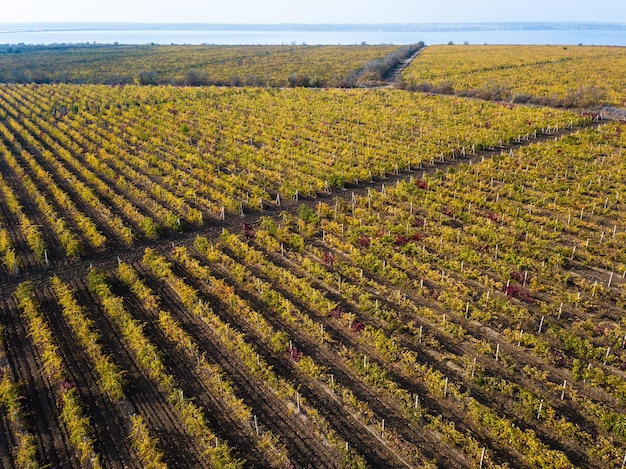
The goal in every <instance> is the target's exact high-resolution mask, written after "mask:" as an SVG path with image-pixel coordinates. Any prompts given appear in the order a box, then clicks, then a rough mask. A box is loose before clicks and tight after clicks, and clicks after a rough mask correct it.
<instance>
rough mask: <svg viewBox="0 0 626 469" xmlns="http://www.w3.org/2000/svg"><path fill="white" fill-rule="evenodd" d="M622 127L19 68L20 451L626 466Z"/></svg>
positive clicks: (396, 95)
mask: <svg viewBox="0 0 626 469" xmlns="http://www.w3.org/2000/svg"><path fill="white" fill-rule="evenodd" d="M428 50H429V49H427V51H428ZM425 53H426V52H423V53H422V54H425ZM623 130H624V127H623V124H621V123H603V122H599V117H598V116H597V115H595V114H591V113H584V114H580V113H573V112H568V111H563V110H555V109H549V108H542V107H526V106H517V105H513V104H510V103H499V102H486V101H479V100H467V99H463V98H460V97H455V96H440V95H425V94H422V93H416V92H409V91H405V90H387V89H371V90H345V89H308V88H297V89H293V88H282V89H279V88H217V87H187V88H185V87H180V88H177V87H159V86H149V87H145V86H144V87H142V86H105V85H81V86H77V85H69V84H58V85H32V84H31V85H16V84H10V85H2V86H0V194H2V195H1V197H0V259H1V262H0V264H1V267H0V278H1V279H2V284H0V422H1V426H0V433H1V435H2V438H0V466H2V467H20V468H37V467H46V466H48V467H76V468H78V467H87V468H99V467H115V468H118V467H119V468H122V467H128V468H135V467H137V468H139V467H150V468H167V467H171V468H177V467H180V468H188V467H222V468H238V467H259V468H261V467H263V468H266V467H271V468H281V469H283V468H284V469H287V468H294V469H295V468H306V467H315V468H318V467H319V468H322V467H329V468H330V467H333V468H339V467H341V468H364V467H420V468H422V467H432V468H434V467H445V468H512V467H529V468H530V467H541V468H559V469H560V468H574V467H577V468H598V469H600V468H615V469H623V467H624V461H626V380H625V377H626V374H625V373H626V350H625V347H626V322H625V321H624V319H623V311H624V309H623V308H624V306H625V305H626V183H625V178H624V174H626V162H625V160H624V156H625V155H624V152H625V151H626V150H625V148H626V133H624V132H623Z"/></svg>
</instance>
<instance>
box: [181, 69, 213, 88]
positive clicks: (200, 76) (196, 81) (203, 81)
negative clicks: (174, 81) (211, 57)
mask: <svg viewBox="0 0 626 469" xmlns="http://www.w3.org/2000/svg"><path fill="white" fill-rule="evenodd" d="M181 84H182V85H184V86H206V85H208V84H209V75H208V74H207V72H206V71H204V70H188V71H187V72H186V73H185V76H184V78H183V80H182V83H181Z"/></svg>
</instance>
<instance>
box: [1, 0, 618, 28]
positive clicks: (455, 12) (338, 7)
mask: <svg viewBox="0 0 626 469" xmlns="http://www.w3.org/2000/svg"><path fill="white" fill-rule="evenodd" d="M2 3H3V5H2V6H1V7H0V23H19V22H75V21H96V22H100V21H102V22H142V23H431V22H434V23H458V22H491V21H595V22H613V23H626V0H600V1H598V2H597V3H596V2H595V1H589V0H585V1H583V0H209V1H207V0H204V1H203V0H91V1H90V0H20V1H14V0H3V1H2Z"/></svg>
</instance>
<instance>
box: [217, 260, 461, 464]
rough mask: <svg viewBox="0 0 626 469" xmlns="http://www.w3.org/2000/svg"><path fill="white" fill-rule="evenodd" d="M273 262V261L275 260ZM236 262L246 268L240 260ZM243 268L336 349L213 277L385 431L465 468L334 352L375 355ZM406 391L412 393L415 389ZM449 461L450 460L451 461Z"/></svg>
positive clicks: (221, 273) (457, 456) (220, 270)
mask: <svg viewBox="0 0 626 469" xmlns="http://www.w3.org/2000/svg"><path fill="white" fill-rule="evenodd" d="M226 252H227V253H228V255H229V256H230V257H232V258H234V259H237V258H236V257H235V256H233V255H232V253H230V252H228V251H226ZM272 260H273V261H275V260H274V259H272ZM238 262H241V263H243V264H244V265H246V264H245V263H244V262H243V261H242V260H240V259H239V260H238ZM275 264H276V265H280V264H282V263H278V262H275ZM210 267H211V269H212V270H213V269H214V266H213V265H211V266H210ZM246 267H247V268H248V269H250V271H251V272H253V274H254V275H255V276H257V277H258V278H261V279H262V280H264V281H266V282H268V283H270V284H271V285H272V286H273V288H274V289H275V290H276V291H278V292H280V293H281V294H282V295H283V296H284V297H285V298H287V299H289V301H291V302H292V303H293V304H294V305H295V306H296V307H298V309H300V311H302V312H303V313H304V314H306V315H308V316H309V317H310V318H312V319H313V320H314V321H315V322H316V323H319V324H323V325H324V331H325V332H327V333H328V334H330V335H331V337H332V338H333V340H336V341H337V342H338V344H337V345H335V346H328V345H327V346H320V344H319V343H318V342H316V341H313V340H311V339H310V338H309V337H308V336H307V335H305V334H303V333H302V332H301V331H300V330H299V329H298V328H297V327H294V326H291V325H290V324H289V323H287V322H285V321H283V320H281V319H280V318H279V316H278V315H277V314H274V313H273V312H271V311H267V305H265V304H264V303H263V302H262V300H261V299H260V298H258V296H257V295H254V293H253V292H250V291H247V290H245V289H244V288H243V287H241V286H240V285H239V284H238V283H237V282H236V281H234V280H232V279H231V278H230V277H229V275H228V272H227V271H226V270H224V268H217V269H215V270H216V271H215V274H216V276H218V277H219V278H223V279H225V280H226V281H227V282H228V283H229V284H230V285H231V286H233V287H234V288H235V290H236V291H237V293H238V294H239V295H240V296H241V297H242V298H244V299H245V300H247V301H249V302H250V303H251V304H252V305H253V307H254V309H255V310H256V311H259V312H261V313H262V314H263V316H264V317H265V319H266V320H267V321H268V322H269V323H270V324H271V325H272V326H273V327H274V329H275V330H281V331H286V332H288V334H289V336H290V337H291V338H292V339H293V343H294V345H296V346H297V348H298V350H299V351H302V352H303V353H304V355H305V356H311V357H312V358H313V360H314V361H315V363H317V364H319V365H322V366H324V367H326V368H327V369H328V373H329V374H332V375H333V377H334V380H335V382H336V383H338V384H340V385H341V386H345V387H347V388H349V389H350V390H351V391H352V392H353V393H354V395H355V396H356V397H357V398H358V399H359V400H361V401H364V402H367V403H368V404H369V405H370V407H371V408H372V410H373V411H374V412H375V414H376V415H377V418H378V419H379V420H382V419H383V418H384V419H385V422H386V426H387V427H388V428H390V429H392V430H395V431H397V432H398V433H399V434H400V435H401V436H402V437H403V438H404V439H405V440H406V441H409V442H410V443H411V444H414V445H416V447H418V448H419V449H420V451H421V452H422V454H424V455H425V456H426V457H427V458H429V459H434V460H437V461H438V462H439V463H440V464H444V465H446V467H457V466H458V467H463V466H464V465H467V464H468V461H466V460H465V459H464V456H463V455H462V454H461V453H457V452H456V451H455V450H454V449H453V448H452V447H449V446H448V445H446V444H444V443H443V442H441V440H440V438H438V437H437V436H436V435H434V434H433V433H432V432H430V431H428V430H426V429H424V428H419V429H417V428H416V426H415V424H413V423H412V422H410V421H409V420H408V419H407V417H406V416H404V415H402V413H401V411H399V409H398V408H397V404H395V403H394V402H390V401H387V400H386V399H385V398H384V397H383V396H382V395H380V393H378V392H376V391H373V390H372V389H371V388H369V387H368V386H366V385H365V384H364V383H362V382H361V380H360V379H359V378H358V377H357V376H355V373H354V371H352V370H351V369H350V368H349V367H348V366H346V365H344V364H342V363H341V361H339V360H337V358H336V356H335V354H336V353H337V352H338V350H336V349H338V348H341V346H342V345H343V346H345V347H346V348H348V349H352V350H357V351H359V353H361V354H366V355H368V356H369V357H372V356H375V353H374V354H372V350H370V349H369V348H365V347H363V346H362V345H361V344H360V343H359V342H358V341H357V340H356V339H355V337H354V336H353V335H351V334H349V333H347V332H346V331H345V329H343V328H341V327H338V326H337V324H336V323H334V322H333V321H332V320H331V319H330V318H328V317H324V316H321V315H320V314H319V313H318V312H317V311H313V310H312V309H311V308H310V307H309V306H308V305H306V304H305V303H303V302H302V301H300V300H299V299H297V298H294V297H293V294H292V293H291V292H290V291H288V290H287V289H285V288H284V287H283V286H282V285H280V284H279V283H278V282H276V281H275V280H273V279H271V278H268V277H266V276H265V275H264V274H263V273H262V272H261V271H260V270H259V269H258V268H256V267H255V266H253V265H246ZM283 267H285V265H283ZM293 267H294V266H293V265H290V266H289V267H287V268H289V269H290V271H292V272H295V273H296V274H297V275H298V276H299V277H302V276H304V274H303V273H302V272H300V271H299V269H293ZM406 389H411V390H414V389H415V387H409V388H406ZM451 455H452V456H451ZM451 457H452V458H453V459H451Z"/></svg>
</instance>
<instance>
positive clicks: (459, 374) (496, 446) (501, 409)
mask: <svg viewBox="0 0 626 469" xmlns="http://www.w3.org/2000/svg"><path fill="white" fill-rule="evenodd" d="M318 244H319V243H318ZM325 247H326V248H327V249H328V250H331V251H333V253H334V254H335V256H337V257H336V258H337V259H341V258H343V255H342V254H341V253H339V252H338V251H336V250H333V249H332V248H330V247H328V246H325ZM344 260H345V259H344ZM291 268H292V269H293V268H294V267H291ZM364 277H365V278H370V279H373V280H376V281H377V282H381V281H382V282H383V284H384V285H385V286H386V287H388V288H390V289H392V290H393V289H396V287H394V286H393V285H392V284H391V283H390V282H386V281H385V280H384V279H381V278H379V277H375V278H374V277H372V276H371V275H370V274H368V273H364ZM312 280H314V279H312ZM316 283H317V285H318V288H321V289H324V288H327V287H326V286H325V285H323V284H321V283H319V282H316ZM425 284H426V282H425ZM483 289H484V288H483V287H481V286H479V287H478V291H481V290H483ZM366 290H367V291H369V292H370V293H372V294H374V295H376V292H375V291H374V290H373V289H372V288H371V287H366ZM402 291H403V294H405V295H406V296H407V297H408V298H410V299H411V300H412V301H413V302H414V303H415V304H417V305H419V306H426V307H429V308H431V309H432V310H433V311H438V312H440V314H441V315H442V316H443V314H447V316H448V317H449V319H448V320H449V321H453V322H456V323H459V324H461V325H462V326H463V328H464V329H465V330H466V331H468V332H469V333H470V334H471V336H472V337H476V338H478V339H482V340H486V341H487V342H491V343H493V344H496V343H499V344H500V351H501V353H504V350H506V351H507V352H506V353H509V354H510V355H511V356H513V357H515V358H516V363H517V365H518V368H520V367H521V366H523V365H526V364H530V365H531V366H535V367H536V368H538V369H541V370H545V369H546V367H547V368H549V369H550V370H552V369H554V370H556V368H555V367H552V366H551V365H549V364H547V363H546V362H545V360H541V359H539V358H538V357H535V356H533V355H531V353H530V352H528V351H526V350H525V349H524V348H520V347H515V346H514V345H512V344H510V343H509V340H508V339H507V338H506V337H504V336H503V335H502V334H500V333H499V332H497V331H495V330H493V329H492V328H491V327H489V326H485V325H482V324H481V325H479V326H478V327H476V323H473V322H472V321H471V320H464V319H460V318H454V317H450V314H449V311H446V310H444V309H442V307H441V306H440V305H439V304H438V303H436V302H435V301H432V300H430V299H428V298H425V297H421V296H420V295H417V294H416V293H414V292H412V291H410V290H406V289H404V290H402ZM327 296H329V297H330V298H333V299H336V300H337V301H340V300H341V296H340V294H339V293H338V292H336V291H332V289H331V290H328V295H327ZM376 296H377V297H379V301H380V302H381V305H383V306H387V307H389V308H391V309H394V310H397V311H398V312H399V313H400V314H401V316H402V317H401V319H400V322H401V323H408V322H410V321H413V322H417V323H418V324H421V325H422V326H423V327H424V335H425V337H426V336H434V337H435V338H436V340H437V342H438V343H439V344H440V346H441V349H442V351H444V352H447V353H451V354H453V355H455V356H458V357H463V356H475V357H476V358H477V365H478V366H481V365H482V366H484V368H485V372H486V373H485V374H486V375H490V376H497V377H503V378H506V379H507V380H508V381H510V382H513V383H516V384H518V385H520V386H522V387H523V388H525V389H530V390H533V391H534V392H536V393H537V394H539V395H542V393H545V390H542V389H539V388H537V386H536V384H535V383H534V382H533V381H532V380H530V379H529V378H528V377H526V376H525V375H524V374H523V373H522V372H520V371H517V372H515V373H511V372H510V370H509V369H508V368H507V367H505V366H503V365H502V364H501V363H499V362H496V361H495V359H493V358H489V357H485V356H484V355H480V354H477V352H476V350H474V349H473V348H472V347H471V346H469V345H467V344H464V343H463V342H461V341H453V340H451V339H450V338H449V337H448V336H446V335H445V334H443V333H441V332H439V326H438V325H436V324H433V323H431V322H430V321H429V320H427V319H424V318H418V317H415V316H412V315H409V314H407V313H406V312H403V311H402V309H399V308H398V306H397V305H396V304H395V303H393V302H392V301H390V300H389V299H386V298H380V296H379V295H376ZM344 306H345V307H346V309H347V310H353V309H354V307H355V306H356V305H352V304H345V305H344ZM362 320H364V321H366V322H367V323H369V324H372V325H375V326H376V327H380V328H383V329H385V328H387V327H389V324H388V323H387V322H385V321H383V320H379V319H376V318H372V317H368V318H367V319H362ZM486 331H489V333H487V334H486ZM495 337H497V339H496V338H495ZM394 338H395V339H396V340H398V341H400V343H402V345H403V346H405V347H406V348H407V349H408V350H413V351H416V352H418V358H419V360H420V361H421V360H424V363H425V364H427V365H429V366H430V367H432V368H433V369H436V370H439V371H441V372H442V373H444V375H446V376H448V377H450V378H451V379H452V380H453V381H456V382H460V383H463V382H465V381H466V373H467V371H466V370H460V369H459V368H458V367H457V366H456V365H453V364H450V363H449V362H447V361H444V360H442V359H441V353H440V352H437V351H434V350H430V349H429V348H428V347H426V346H424V345H421V344H419V342H418V339H417V337H414V336H411V335H409V334H407V333H399V334H395V335H394ZM520 352H524V353H522V356H524V358H527V355H530V356H532V357H533V358H532V360H530V361H528V362H527V361H526V360H519V356H520ZM374 353H375V352H374ZM390 374H391V376H393V377H394V380H395V381H396V382H398V383H400V384H402V383H407V380H406V379H405V378H403V377H402V376H399V375H396V374H395V373H394V372H393V371H392V372H391V373H390ZM561 374H562V373H561ZM568 375H569V373H568V372H565V376H567V382H568V383H572V384H570V386H571V385H574V386H575V388H576V389H578V388H585V387H586V388H589V386H587V385H585V384H583V383H579V382H577V381H576V380H574V379H573V378H572V377H571V376H568ZM549 376H550V380H551V381H553V382H555V383H557V384H558V383H559V382H562V379H564V378H553V377H552V376H551V375H549ZM559 379H560V380H561V381H559ZM410 382H411V381H410V380H409V382H408V383H409V384H404V385H403V386H404V387H405V388H408V387H410V386H411V384H410ZM415 385H418V384H417V383H414V384H413V386H415ZM463 387H464V386H463ZM463 390H464V391H466V392H469V394H470V396H471V397H473V398H474V399H476V400H477V401H478V402H479V403H481V404H483V405H485V406H487V407H491V408H493V409H494V410H496V409H497V413H498V414H499V415H501V416H503V417H505V418H508V419H509V420H511V421H513V422H516V423H517V424H518V425H520V422H519V417H518V416H517V414H516V413H515V411H514V409H513V408H511V406H510V402H508V401H507V400H506V399H503V398H502V397H499V396H497V395H496V396H494V395H491V394H489V393H486V392H485V391H484V390H482V389H481V388H480V387H479V386H470V387H469V388H467V389H463ZM585 392H586V394H585V395H590V394H589V392H590V390H589V389H586V390H585ZM423 395H424V392H423V391H422V392H421V393H420V396H423ZM591 395H593V396H595V397H602V398H604V402H607V400H606V399H608V401H609V402H614V401H615V399H614V398H613V397H612V396H609V395H608V394H607V393H605V392H604V391H602V390H599V389H594V388H591ZM542 397H543V398H544V399H545V401H546V403H549V404H550V405H551V406H553V407H554V408H555V409H556V410H558V411H559V412H560V413H562V414H564V415H566V416H567V417H568V419H569V420H570V421H573V422H574V423H576V424H579V425H580V426H581V428H585V430H586V431H588V432H590V433H592V434H594V433H598V432H602V433H606V432H604V431H602V430H601V429H599V428H598V427H597V425H596V424H595V423H593V422H591V421H590V420H589V419H588V418H587V417H585V416H583V415H582V414H581V413H580V409H577V408H572V407H571V405H570V404H571V403H570V401H568V400H566V401H560V400H558V397H559V396H557V395H556V394H555V395H554V396H550V395H545V394H544V395H542ZM426 400H427V399H426ZM442 402H443V403H446V401H445V400H443V401H435V402H432V403H430V405H432V406H433V407H434V409H435V412H436V413H439V414H441V415H443V416H444V417H445V418H447V419H448V420H451V421H454V422H455V423H456V424H457V428H460V429H463V430H466V431H472V433H474V434H475V432H476V430H475V429H473V428H472V427H471V422H466V418H465V415H464V414H463V412H462V410H460V409H458V408H455V407H458V406H452V407H451V408H448V409H445V408H442V407H441V405H442ZM429 408H430V407H429ZM450 412H451V413H450ZM524 425H526V426H530V427H531V428H532V429H533V430H534V431H535V432H536V434H537V436H538V437H539V438H540V439H541V440H542V441H544V442H545V443H547V444H548V445H549V446H550V447H551V448H553V449H558V450H561V451H563V452H564V453H565V454H567V456H568V458H569V459H570V460H571V461H572V462H574V463H575V464H577V465H580V466H581V467H601V466H597V465H596V464H595V463H594V462H593V461H589V460H588V457H587V456H586V455H585V453H584V451H583V448H581V447H580V446H578V445H573V444H571V443H568V442H563V441H560V439H559V438H558V437H557V436H555V435H554V434H553V431H552V430H551V429H549V428H547V427H546V426H545V425H544V424H543V423H542V421H536V422H533V423H532V424H530V425H529V423H528V422H526V423H525V424H521V426H524ZM478 433H479V434H480V433H481V431H480V429H479V431H478ZM475 436H476V435H475ZM483 438H487V439H490V438H491V437H489V436H487V435H484V436H483ZM488 446H489V447H490V448H491V449H492V450H494V451H495V453H496V456H500V457H502V458H505V459H504V460H509V461H510V458H511V455H512V453H515V451H514V450H513V449H512V448H510V447H502V445H501V444H500V443H499V442H491V443H489V445H488ZM519 456H520V457H521V455H519ZM518 464H521V463H519V462H518Z"/></svg>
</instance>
